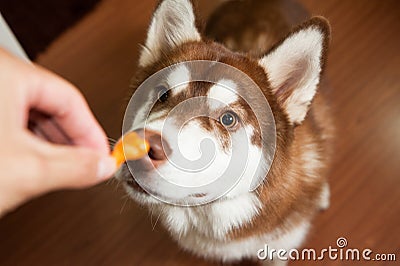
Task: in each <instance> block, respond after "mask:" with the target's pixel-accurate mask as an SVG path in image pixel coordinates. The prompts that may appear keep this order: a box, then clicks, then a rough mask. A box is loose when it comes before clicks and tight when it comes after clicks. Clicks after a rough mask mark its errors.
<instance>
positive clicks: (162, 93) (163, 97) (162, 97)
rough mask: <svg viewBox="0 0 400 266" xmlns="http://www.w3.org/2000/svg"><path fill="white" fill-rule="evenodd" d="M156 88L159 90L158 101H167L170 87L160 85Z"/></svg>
mask: <svg viewBox="0 0 400 266" xmlns="http://www.w3.org/2000/svg"><path fill="white" fill-rule="evenodd" d="M156 89H157V90H158V95H157V97H158V101H160V102H162V103H164V102H166V101H167V100H168V96H169V90H168V88H167V87H165V86H163V85H160V86H157V88H156Z"/></svg>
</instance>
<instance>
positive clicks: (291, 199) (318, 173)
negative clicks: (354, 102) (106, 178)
mask: <svg viewBox="0 0 400 266" xmlns="http://www.w3.org/2000/svg"><path fill="white" fill-rule="evenodd" d="M282 2H285V3H286V4H285V5H282V4H281V3H282ZM287 2H290V1H265V2H263V1H255V0H253V1H243V2H242V1H239V2H232V3H227V4H226V9H224V6H223V7H221V8H220V9H219V11H218V12H219V13H218V12H217V13H215V15H213V16H212V20H211V24H209V25H212V27H211V26H208V28H207V29H208V30H207V32H209V33H211V34H210V35H211V36H204V35H203V36H202V35H201V34H200V32H199V31H198V29H197V27H196V23H195V15H194V12H193V8H192V4H191V2H190V1H189V0H165V1H162V2H161V3H160V4H159V5H158V7H157V9H156V11H155V13H154V16H153V19H152V22H151V25H150V28H149V32H148V37H147V40H146V43H145V46H144V48H143V50H142V54H141V57H140V62H139V66H140V68H139V71H138V73H137V75H136V83H135V84H133V85H132V87H133V88H134V89H135V88H137V87H138V86H139V84H140V83H141V82H143V81H144V80H145V79H146V78H148V77H149V76H150V75H152V74H153V73H155V72H157V71H158V70H161V69H163V68H165V67H169V66H171V65H174V64H177V63H180V62H186V61H193V60H209V61H217V62H221V63H224V64H227V65H230V66H233V67H235V68H237V69H239V70H240V71H242V72H244V73H246V74H247V75H248V76H249V77H250V78H251V79H252V80H253V81H254V82H255V83H256V84H257V85H258V87H259V88H260V89H261V90H262V93H263V95H264V96H265V98H266V99H267V100H268V103H269V105H270V107H271V110H272V113H273V117H274V119H275V127H276V151H275V157H274V161H273V163H272V165H271V168H270V171H269V173H268V175H267V176H265V179H264V182H263V184H262V185H261V186H260V187H258V189H257V190H256V191H248V190H247V191H246V190H243V189H241V190H238V191H239V192H237V193H236V194H235V193H233V194H231V195H230V197H228V198H225V199H223V200H219V201H216V202H213V203H210V204H208V205H206V206H198V207H192V208H191V209H189V208H183V207H174V206H160V205H158V204H156V203H155V202H151V203H149V204H155V205H156V207H155V208H156V209H158V211H159V212H161V214H162V219H163V221H164V223H165V225H166V226H167V227H168V229H169V230H170V231H171V232H172V234H173V236H175V237H176V238H177V239H178V241H180V243H181V245H183V246H184V247H185V248H187V249H189V250H192V251H194V252H196V253H198V254H200V255H203V256H211V257H216V258H219V259H221V256H222V257H223V254H225V253H224V252H223V251H221V252H220V253H218V252H216V253H213V252H212V251H204V253H206V254H202V251H201V250H197V251H195V250H194V249H196V248H197V249H198V248H199V247H198V246H196V245H198V244H195V243H200V242H201V241H205V243H207V241H209V242H210V245H211V246H212V245H217V244H216V243H219V241H221V240H223V241H226V240H231V241H239V240H240V239H248V238H249V237H255V236H260V235H267V236H271V238H272V239H273V237H272V236H274V235H277V236H276V237H278V238H279V235H285V234H287V233H289V232H291V231H293V230H294V229H295V228H300V227H301V225H302V224H303V225H305V228H306V227H308V223H309V221H310V220H311V218H312V217H313V215H314V214H315V212H316V211H317V210H318V209H319V208H320V207H321V206H322V205H324V203H323V202H322V201H323V200H324V199H323V198H322V197H323V196H324V193H326V192H327V184H326V180H325V174H326V173H325V171H326V170H325V169H326V165H327V160H328V159H327V152H328V142H329V139H330V136H331V123H330V120H329V115H328V111H327V109H326V105H325V104H324V100H323V98H322V97H321V95H320V94H317V89H318V86H319V83H320V79H321V75H322V72H323V70H324V67H325V61H326V53H327V47H328V43H329V38H330V28H329V24H328V22H327V21H326V20H325V19H324V18H321V17H314V18H312V19H309V20H307V21H305V22H304V23H302V24H300V25H299V26H297V27H295V28H293V29H291V30H290V31H289V32H287V33H286V34H285V35H282V32H281V31H277V30H276V29H274V30H272V31H270V32H269V31H268V28H267V29H265V31H262V30H263V28H262V27H261V26H260V25H269V26H271V27H273V24H274V23H273V22H272V21H270V20H269V19H270V18H271V17H272V18H274V19H275V20H277V23H276V24H277V25H280V26H279V27H280V28H282V29H286V30H288V29H289V28H290V27H291V24H290V22H288V21H287V20H285V18H284V16H282V13H281V14H279V12H284V11H283V10H281V9H282V7H287ZM262 3H264V4H262ZM251 4H253V6H252V5H251ZM235 5H238V7H235ZM241 5H248V6H249V7H251V8H249V10H250V11H251V12H249V14H247V15H246V16H247V17H249V16H250V18H251V14H252V13H255V10H257V12H258V14H260V12H261V13H262V12H271V8H269V7H271V6H273V7H274V8H272V10H275V12H276V13H277V14H275V15H271V16H270V17H267V18H264V19H265V20H267V21H264V20H263V18H260V17H256V18H253V19H250V18H249V19H248V20H247V21H248V22H249V23H248V24H249V25H246V27H242V28H240V29H238V28H234V29H229V28H228V27H227V25H225V24H224V23H227V22H229V21H231V19H224V18H225V17H224V16H231V17H232V16H234V15H235V14H236V13H235V10H238V9H239V10H240V9H242V8H243V6H241ZM255 5H258V6H257V8H254V7H255ZM266 7H268V8H269V9H268V8H266ZM221 10H224V11H226V13H225V14H223V13H221ZM276 10H280V11H279V12H278V11H276ZM236 16H240V17H238V18H242V17H244V16H245V15H244V13H241V14H236ZM297 19H298V18H297ZM252 21H257V25H258V26H257V27H254V28H256V29H257V30H259V31H260V33H259V34H255V32H254V31H253V32H252V33H251V34H246V31H247V29H248V28H252V24H251V22H252ZM276 33H279V34H278V35H280V36H279V37H280V41H278V42H276V43H275V44H274V45H272V46H271V43H269V42H267V43H265V45H261V46H260V45H259V44H260V42H261V43H263V42H262V40H263V38H261V39H260V36H261V35H260V34H263V36H269V35H268V34H271V35H270V36H271V38H272V39H276V38H277V37H276ZM219 34H220V35H219ZM240 34H242V35H240ZM274 34H275V35H274ZM239 35H240V37H238V36H239ZM281 35H282V36H283V37H282V36H281ZM218 36H220V37H218ZM252 37H254V38H256V39H255V40H254V39H253V43H255V44H256V46H257V47H258V48H257V49H258V50H257V51H255V50H252V49H250V48H249V47H251V45H250V46H249V45H248V44H249V43H252V39H251V38H252ZM243 38H247V40H246V42H245V44H244V43H243V40H244V39H243ZM249 38H250V39H249ZM212 39H216V40H220V41H222V42H224V43H218V42H215V41H212ZM260 40H261V41H260ZM268 40H271V39H268ZM224 44H225V45H226V46H228V47H230V48H232V49H234V50H235V51H232V50H230V49H228V48H227V47H226V46H225V45H224ZM263 44H264V43H263ZM260 49H268V51H266V52H265V53H263V54H262V55H261V54H260ZM256 55H257V56H258V57H256ZM210 87H211V86H210V85H209V84H208V85H207V84H201V85H199V84H198V85H195V84H191V85H190V86H188V87H187V88H186V90H185V91H184V92H183V93H182V92H181V93H180V94H179V96H178V95H175V96H173V97H172V98H173V99H172V100H170V101H169V102H168V104H169V105H168V104H166V105H160V104H158V107H157V106H155V110H157V108H158V110H166V111H168V110H170V109H171V108H173V106H174V105H176V104H178V103H179V102H182V101H183V100H184V99H187V98H190V97H194V96H199V95H201V96H205V97H208V96H209V94H210ZM239 87H240V86H239ZM238 92H240V93H244V94H245V93H246V91H245V90H244V89H243V88H238ZM174 101H175V102H174ZM254 102H255V105H256V106H257V104H262V102H258V99H254ZM235 105H236V107H235ZM232 108H233V109H234V110H235V108H237V109H242V110H243V118H242V119H243V123H244V124H246V125H249V126H251V128H252V130H253V135H252V138H251V143H252V145H254V147H265V146H267V145H268V143H267V138H266V136H261V135H260V131H257V129H258V128H259V125H258V124H257V121H256V119H254V116H253V115H252V113H251V112H248V110H247V107H246V105H245V104H244V103H241V102H240V101H237V102H235V103H232ZM238 112H239V113H240V110H239V111H238ZM199 125H200V127H202V129H204V130H205V131H208V132H210V134H211V133H213V134H217V135H223V133H222V132H223V129H220V128H219V126H218V123H217V124H215V123H214V124H212V123H210V122H207V121H205V122H204V121H203V122H202V123H199ZM216 132H217V133H216ZM218 132H220V133H218ZM130 193H134V192H132V191H130ZM142 202H143V201H142ZM230 202H231V203H230ZM244 202H245V203H244ZM145 204H146V202H145ZM230 204H231V205H230ZM241 204H243V206H246V207H243V208H251V210H249V211H244V210H240V209H239V210H235V211H232V208H234V206H238V207H237V208H240V206H241ZM225 209H228V210H230V211H229V213H224V210H225ZM177 217H178V218H177ZM304 230H305V231H306V229H304ZM189 232H190V233H189ZM303 236H304V233H303ZM301 240H302V237H301V239H299V240H298V241H293V243H292V244H291V245H290V244H288V245H289V246H291V247H292V246H296V245H298V244H299V243H300V242H301ZM191 245H193V246H195V247H191ZM221 245H222V244H221ZM214 247H215V246H214ZM224 248H225V247H224ZM224 248H221V250H224ZM227 250H229V249H227ZM207 252H208V253H207ZM210 254H211V255H210ZM221 254H222V255H221ZM254 255H255V254H254ZM243 256H244V255H243ZM243 256H242V257H243ZM235 258H236V257H235V256H231V257H230V256H226V258H222V259H229V260H230V259H235Z"/></svg>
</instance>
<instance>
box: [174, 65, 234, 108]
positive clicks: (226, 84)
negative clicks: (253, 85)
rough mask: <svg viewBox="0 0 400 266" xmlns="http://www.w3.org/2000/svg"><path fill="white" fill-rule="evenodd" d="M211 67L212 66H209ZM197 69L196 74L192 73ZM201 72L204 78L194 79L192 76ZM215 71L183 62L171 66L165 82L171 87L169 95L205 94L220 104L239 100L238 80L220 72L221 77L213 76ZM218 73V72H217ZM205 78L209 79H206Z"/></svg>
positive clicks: (191, 95) (190, 95)
mask: <svg viewBox="0 0 400 266" xmlns="http://www.w3.org/2000/svg"><path fill="white" fill-rule="evenodd" d="M211 68H212V67H211ZM193 71H197V73H196V74H192V72H193ZM199 71H201V72H202V73H203V75H201V76H203V77H204V79H202V80H194V79H193V78H192V77H194V76H197V77H198V76H199V74H198V72H199ZM211 75H212V76H211ZM215 75H216V73H215V72H213V70H210V68H203V69H192V68H190V67H188V66H186V65H184V64H182V65H178V66H176V67H173V68H172V69H171V70H170V71H169V73H168V75H167V77H166V83H167V85H168V88H169V89H171V96H172V97H174V96H178V95H181V94H185V95H186V96H189V97H193V96H205V97H207V98H210V99H213V100H214V101H218V102H221V103H222V104H225V105H229V104H232V103H234V102H236V101H238V100H239V98H240V97H239V92H238V87H239V84H238V83H239V82H238V81H234V80H233V79H231V78H230V77H226V76H224V75H223V73H221V77H220V78H219V77H218V76H215ZM217 75H218V74H217ZM207 78H208V79H209V80H210V81H207Z"/></svg>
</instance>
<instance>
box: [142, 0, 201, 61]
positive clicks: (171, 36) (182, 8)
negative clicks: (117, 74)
mask: <svg viewBox="0 0 400 266" xmlns="http://www.w3.org/2000/svg"><path fill="white" fill-rule="evenodd" d="M199 40H201V37H200V34H199V32H198V30H197V28H196V25H195V15H194V12H193V6H192V3H191V1H190V0H164V1H162V2H161V3H160V4H159V6H158V8H157V10H156V11H155V13H154V15H153V18H152V21H151V24H150V28H149V30H148V33H147V40H146V44H145V47H144V48H143V51H142V54H141V56H140V60H139V64H140V66H142V67H144V66H147V65H150V64H151V63H153V62H154V61H156V60H157V59H158V58H159V56H160V54H161V53H162V52H163V51H168V50H170V49H172V48H175V47H177V46H179V45H181V44H183V43H185V42H188V41H199Z"/></svg>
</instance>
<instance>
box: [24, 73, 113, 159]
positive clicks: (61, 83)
mask: <svg viewBox="0 0 400 266" xmlns="http://www.w3.org/2000/svg"><path fill="white" fill-rule="evenodd" d="M32 71H33V72H35V73H31V74H32V77H31V79H32V80H31V81H30V84H29V87H27V88H26V89H27V93H26V95H27V98H26V100H27V102H26V104H27V105H28V107H29V109H36V110H38V111H41V112H43V113H45V114H47V115H49V116H51V117H52V118H53V119H54V120H55V122H56V123H57V124H58V125H59V126H60V127H61V128H62V129H63V131H64V132H65V133H66V135H67V136H68V137H69V138H70V139H71V140H72V142H73V143H74V144H76V145H79V146H85V147H90V148H94V149H96V150H98V151H99V152H102V153H109V147H108V142H107V137H106V134H105V133H104V131H103V129H102V128H101V126H100V125H99V123H98V122H97V120H96V119H95V117H94V115H93V114H92V112H91V110H90V108H89V106H88V104H87V102H86V101H85V99H84V97H83V95H82V94H81V93H80V92H79V91H78V89H77V88H76V87H75V86H73V85H72V84H70V83H69V82H67V81H65V80H64V79H62V78H60V77H58V76H56V75H55V74H52V73H50V72H49V71H47V70H45V69H42V68H41V67H38V66H36V67H34V68H32Z"/></svg>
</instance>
